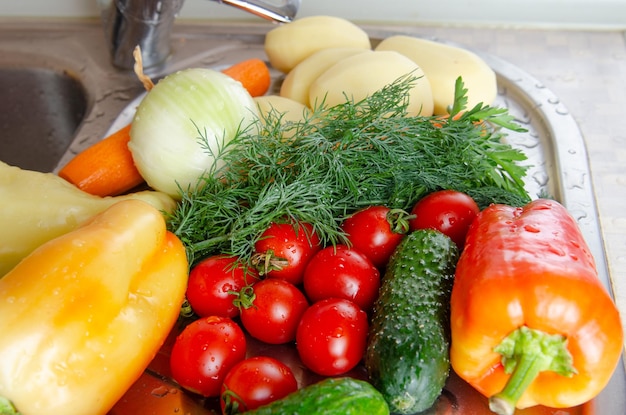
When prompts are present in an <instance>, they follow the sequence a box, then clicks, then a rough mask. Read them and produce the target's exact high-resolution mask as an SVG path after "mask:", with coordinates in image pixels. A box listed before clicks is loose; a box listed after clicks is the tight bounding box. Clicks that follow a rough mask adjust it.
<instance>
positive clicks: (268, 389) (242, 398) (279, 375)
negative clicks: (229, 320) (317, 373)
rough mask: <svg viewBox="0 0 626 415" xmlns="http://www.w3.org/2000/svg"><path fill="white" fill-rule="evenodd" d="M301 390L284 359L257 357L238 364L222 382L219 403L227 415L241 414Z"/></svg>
mask: <svg viewBox="0 0 626 415" xmlns="http://www.w3.org/2000/svg"><path fill="white" fill-rule="evenodd" d="M297 389H298V382H297V380H296V377H295V376H294V374H293V372H292V371H291V369H290V368H289V367H288V366H287V365H285V364H284V363H282V362H281V361H279V360H277V359H274V358H273V357H267V356H255V357H251V358H248V359H246V360H243V361H241V362H239V363H237V364H236V365H235V366H233V368H232V369H231V370H230V371H229V372H228V374H227V375H226V378H224V383H223V384H222V390H221V399H220V406H221V408H222V413H223V414H225V415H231V414H238V413H241V412H245V411H250V410H252V409H255V408H258V407H259V406H261V405H265V404H268V403H270V402H273V401H275V400H277V399H280V398H283V397H285V396H287V395H289V394H290V393H292V392H295V391H296V390H297Z"/></svg>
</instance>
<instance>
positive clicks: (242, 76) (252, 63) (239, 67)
mask: <svg viewBox="0 0 626 415" xmlns="http://www.w3.org/2000/svg"><path fill="white" fill-rule="evenodd" d="M222 72H223V73H225V74H226V75H228V76H230V77H231V78H233V79H236V80H237V81H239V82H241V84H242V85H243V86H244V88H246V89H247V90H248V92H249V93H250V95H252V96H253V97H258V96H261V95H265V93H266V92H267V90H268V89H269V87H270V83H271V80H272V78H271V76H270V70H269V68H268V67H267V64H266V63H265V62H263V61H262V60H261V59H257V58H252V59H246V60H244V61H241V62H238V63H236V64H234V65H233V66H230V67H228V68H226V69H224V70H223V71H222Z"/></svg>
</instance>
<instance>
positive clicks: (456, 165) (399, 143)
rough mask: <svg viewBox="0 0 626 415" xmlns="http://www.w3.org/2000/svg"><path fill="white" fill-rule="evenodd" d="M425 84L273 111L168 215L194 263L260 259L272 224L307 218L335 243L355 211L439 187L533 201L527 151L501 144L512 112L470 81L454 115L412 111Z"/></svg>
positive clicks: (492, 199)
mask: <svg viewBox="0 0 626 415" xmlns="http://www.w3.org/2000/svg"><path fill="white" fill-rule="evenodd" d="M415 80H416V78H415V77H414V76H412V75H407V76H406V77H403V78H400V79H398V80H397V81H396V82H394V83H392V84H390V85H388V86H386V87H384V88H383V89H381V90H379V91H377V92H376V93H374V94H372V95H371V96H370V97H368V98H366V99H364V100H362V101H359V102H352V101H350V100H346V102H345V103H344V104H341V105H338V106H335V107H331V108H324V107H323V106H320V107H319V108H316V109H314V110H313V111H312V113H311V115H310V116H308V117H307V118H305V119H304V120H303V121H301V122H296V123H293V122H284V121H283V120H282V118H281V117H282V114H280V113H278V112H274V111H272V112H270V113H269V114H268V115H267V116H265V117H264V118H263V119H262V120H258V122H257V123H256V125H254V126H251V127H248V128H245V129H242V130H241V131H240V132H239V133H238V134H237V135H236V137H235V139H233V140H232V141H231V142H229V143H228V144H227V145H224V146H222V147H221V148H220V149H219V154H214V156H215V158H216V163H218V164H215V165H214V166H212V168H211V169H209V171H208V172H207V174H206V175H204V176H203V177H202V178H201V180H202V184H201V185H200V186H198V187H197V189H196V190H194V191H191V192H183V193H182V200H181V202H180V204H179V207H178V208H177V210H176V211H175V212H174V213H173V214H172V215H171V216H170V217H169V218H168V226H169V229H170V230H172V231H173V232H174V233H175V234H176V235H177V236H178V237H179V238H180V239H181V240H182V241H183V243H184V244H185V246H186V248H187V254H188V256H189V259H190V263H191V264H193V263H194V262H196V261H197V260H199V259H200V258H202V257H205V256H207V255H210V254H214V253H223V254H229V255H237V256H239V257H240V258H242V259H243V260H246V259H249V258H250V256H251V255H252V252H253V249H254V244H255V242H256V241H257V240H258V238H259V236H260V234H261V233H262V232H263V231H264V230H265V229H266V228H267V227H268V226H269V225H270V224H271V223H272V222H281V221H283V222H284V221H295V220H299V221H305V222H308V223H310V224H311V225H313V227H314V229H315V231H316V232H317V233H318V235H319V236H320V238H321V240H322V242H323V243H324V244H337V243H340V242H345V235H344V234H343V233H342V232H341V229H340V224H341V222H342V221H343V219H345V218H346V217H347V216H348V215H350V214H351V213H353V212H354V211H355V210H357V209H359V208H363V207H367V206H371V205H385V206H388V207H391V208H401V209H405V210H410V209H411V207H412V206H413V205H414V204H415V203H416V202H417V200H419V199H420V198H421V197H423V196H425V195H426V194H428V193H430V192H433V191H436V190H440V189H454V190H458V191H462V192H466V193H468V194H470V195H471V196H472V197H474V198H475V200H476V201H477V203H478V204H479V206H481V205H482V206H486V205H487V204H489V203H507V204H513V205H521V204H523V203H526V202H528V201H529V200H530V197H529V195H528V194H527V192H526V190H525V189H524V182H523V177H524V176H525V174H526V169H527V167H525V166H523V165H520V164H519V162H521V161H524V160H526V156H525V155H524V154H523V153H522V152H521V151H519V150H516V149H514V148H512V147H511V146H509V145H508V144H505V143H503V142H502V140H501V139H502V136H503V132H502V130H503V129H510V130H516V131H522V129H521V128H520V127H519V126H517V125H516V124H514V123H513V122H512V117H511V116H510V115H509V114H508V113H507V111H506V109H501V108H493V107H489V106H485V105H482V104H479V105H477V106H475V107H474V108H472V109H469V110H465V105H466V104H467V98H466V94H467V90H466V89H465V88H464V85H463V82H462V80H461V79H460V78H459V79H458V80H457V83H456V92H455V100H454V105H453V107H452V108H451V111H450V114H449V116H446V117H443V118H442V117H422V116H417V117H414V116H407V112H406V111H407V97H408V91H409V89H410V88H411V87H412V86H413V84H414V82H415ZM199 134H200V138H199V139H200V140H203V141H204V142H206V136H205V135H203V134H202V133H201V131H200V130H199ZM205 147H206V148H207V151H208V148H209V146H208V145H206V146H205ZM218 165H221V166H224V167H221V168H218V167H217V166H218Z"/></svg>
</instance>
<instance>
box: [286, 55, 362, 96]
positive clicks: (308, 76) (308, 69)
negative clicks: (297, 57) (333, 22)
mask: <svg viewBox="0 0 626 415" xmlns="http://www.w3.org/2000/svg"><path fill="white" fill-rule="evenodd" d="M371 52H372V51H371V50H370V49H363V48H328V49H322V50H319V51H317V52H315V53H313V54H312V55H311V56H309V57H308V58H306V59H304V60H303V61H302V62H300V63H299V64H297V65H296V66H295V68H293V69H292V70H291V71H290V72H289V73H288V74H287V76H285V79H284V80H283V83H282V85H281V87H280V96H282V97H287V98H291V99H293V100H294V101H298V102H300V103H302V104H304V105H307V106H311V105H310V103H309V88H310V86H311V84H312V83H313V81H315V80H316V79H317V77H318V76H320V75H321V74H322V73H323V72H324V71H326V70H327V69H328V68H330V67H331V66H333V65H334V64H335V63H337V62H339V61H340V60H341V59H343V58H346V57H348V56H352V55H356V54H357V53H371Z"/></svg>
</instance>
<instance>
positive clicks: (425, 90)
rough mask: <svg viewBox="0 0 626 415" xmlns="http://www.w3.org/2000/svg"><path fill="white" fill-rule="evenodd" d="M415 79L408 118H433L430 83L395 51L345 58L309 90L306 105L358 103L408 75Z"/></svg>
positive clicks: (326, 72) (411, 63)
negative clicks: (413, 116)
mask: <svg viewBox="0 0 626 415" xmlns="http://www.w3.org/2000/svg"><path fill="white" fill-rule="evenodd" d="M409 73H411V74H413V75H414V76H416V77H418V79H417V81H416V82H415V85H414V86H413V88H412V89H411V91H410V93H409V104H408V108H407V112H408V114H409V115H423V116H430V115H432V114H433V96H432V91H431V89H430V83H429V81H428V79H427V77H426V76H424V73H423V72H422V70H421V69H420V67H419V66H417V64H416V63H415V62H413V61H412V60H411V59H409V58H407V57H406V56H404V55H402V54H400V53H398V52H394V51H374V52H372V53H359V54H357V55H352V56H349V57H347V58H344V59H342V60H340V61H339V62H337V63H336V64H334V65H333V66H331V67H330V68H329V69H327V70H326V71H325V72H324V73H323V74H321V75H320V76H319V77H318V78H317V79H316V80H315V81H314V82H313V83H312V84H311V87H310V89H309V102H310V103H311V104H312V105H319V104H321V103H322V101H324V105H325V106H326V107H332V106H335V105H338V104H342V103H345V102H346V97H347V98H348V99H351V100H354V101H355V102H358V101H361V100H363V99H364V98H366V97H367V96H369V95H372V94H373V93H374V92H376V91H377V90H379V89H381V88H383V87H384V86H386V85H388V84H391V83H392V82H394V81H396V80H397V79H398V78H400V77H402V76H405V75H407V74H409Z"/></svg>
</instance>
